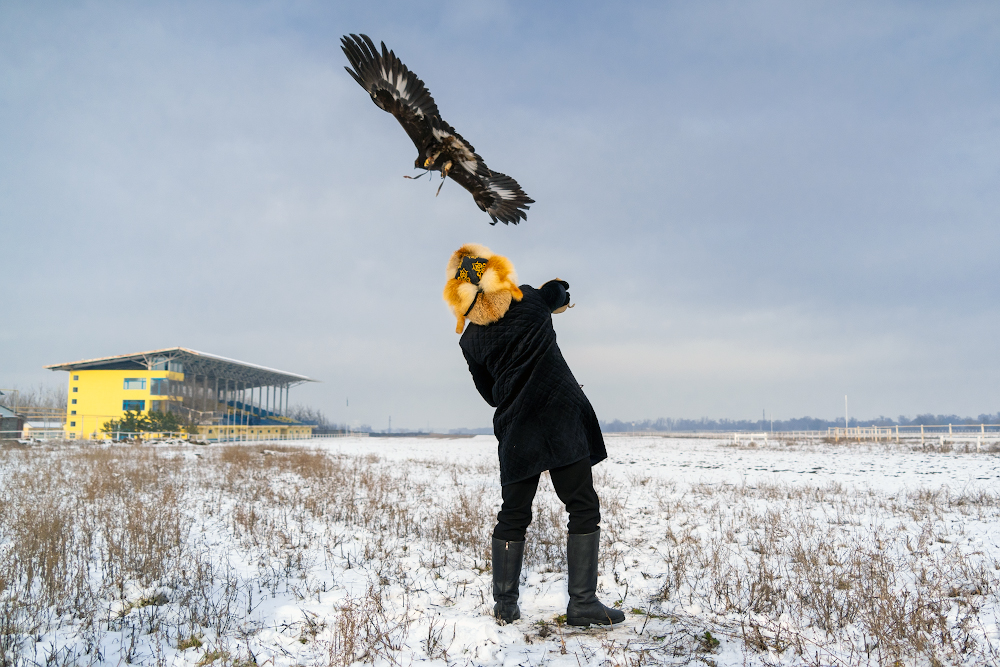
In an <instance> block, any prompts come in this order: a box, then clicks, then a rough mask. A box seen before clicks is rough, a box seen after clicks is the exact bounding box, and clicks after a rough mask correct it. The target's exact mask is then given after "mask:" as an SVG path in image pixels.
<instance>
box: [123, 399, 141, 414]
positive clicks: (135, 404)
mask: <svg viewBox="0 0 1000 667" xmlns="http://www.w3.org/2000/svg"><path fill="white" fill-rule="evenodd" d="M145 409H146V401H122V410H125V411H126V412H127V411H128V410H138V411H139V412H142V411H143V410H145Z"/></svg>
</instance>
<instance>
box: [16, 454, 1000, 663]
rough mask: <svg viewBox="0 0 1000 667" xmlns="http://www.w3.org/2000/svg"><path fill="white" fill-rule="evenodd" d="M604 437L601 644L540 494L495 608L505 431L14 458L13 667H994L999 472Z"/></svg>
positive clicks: (994, 467) (997, 463) (923, 461)
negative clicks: (578, 611) (510, 584)
mask: <svg viewBox="0 0 1000 667" xmlns="http://www.w3.org/2000/svg"><path fill="white" fill-rule="evenodd" d="M607 442H608V451H609V454H610V459H609V460H608V461H606V462H604V463H602V464H601V465H600V466H598V468H596V469H595V474H596V480H597V483H598V490H599V493H600V494H601V498H602V503H603V508H602V511H603V517H604V518H603V521H602V531H603V532H602V554H601V579H600V590H599V595H600V596H601V598H602V599H603V600H604V602H605V603H607V604H616V605H619V606H620V607H621V608H623V609H624V610H625V611H626V612H627V619H626V622H625V623H624V624H623V625H621V626H620V627H615V628H612V629H610V630H609V629H597V628H594V629H589V630H577V629H571V628H568V627H565V626H563V625H562V624H561V623H560V618H559V616H560V615H561V614H563V613H565V606H566V602H567V596H566V591H565V555H564V553H563V542H564V539H565V535H564V529H563V526H564V525H565V515H564V513H563V511H562V509H561V507H560V506H559V503H558V500H557V499H556V497H555V494H554V492H552V490H551V485H550V484H549V483H548V481H547V480H543V484H542V488H541V489H540V493H539V496H538V498H537V499H536V506H535V510H536V511H535V514H536V519H535V523H534V524H533V526H532V528H531V530H530V531H529V536H528V551H527V554H526V564H525V568H524V573H523V583H522V586H521V613H522V619H521V620H520V621H518V622H516V623H514V624H512V625H508V626H498V625H497V623H496V622H495V621H494V620H493V618H492V617H491V616H490V611H491V609H492V600H491V574H490V570H489V567H490V564H489V532H490V530H491V529H492V521H493V517H494V515H495V513H496V510H497V508H498V505H499V497H500V494H499V485H498V471H497V464H496V440H495V439H493V438H492V437H487V436H477V437H475V438H471V439H440V440H438V439H430V438H342V439H331V440H322V441H313V442H311V443H308V444H305V445H294V444H289V443H270V444H260V443H255V444H253V445H236V446H220V445H212V446H208V447H198V446H176V445H172V446H159V447H157V446H155V445H153V446H142V447H133V446H123V445H113V446H109V445H100V446H98V445H90V446H87V445H82V446H81V445H74V446H65V447H44V448H29V449H3V450H0V484H2V486H0V489H2V490H0V650H2V651H4V652H5V655H6V656H7V658H6V661H7V662H8V663H10V662H14V663H19V664H31V663H37V664H43V663H45V664H114V665H119V664H123V663H132V664H170V665H174V664H176V665H189V664H190V665H196V664H199V665H206V664H216V665H223V664H240V665H251V664H258V665H264V664H270V665H274V666H276V667H277V666H284V665H348V664H351V663H352V662H355V661H361V662H374V663H376V664H386V665H410V664H440V665H467V664H471V665H538V664H543V663H544V664H552V665H567V666H579V665H587V664H607V665H619V664H620V665H639V664H659V663H662V664H689V663H691V664H708V665H713V664H714V665H762V664H789V665H791V664H796V665H797V664H808V665H846V664H857V665H864V664H897V661H898V664H920V665H922V664H928V665H930V664H967V665H980V664H1000V630H998V615H1000V597H998V596H1000V523H998V518H1000V500H998V499H1000V496H998V492H997V490H998V489H1000V485H998V484H997V482H998V479H1000V456H998V455H996V454H993V453H985V452H984V453H976V452H975V445H973V446H972V450H971V452H965V451H962V452H954V451H951V452H941V451H927V450H925V449H923V448H922V446H921V445H919V443H904V444H901V445H897V444H891V443H878V444H873V443H869V444H852V445H833V444H823V443H819V442H800V443H791V444H787V443H775V442H771V443H769V444H767V445H766V446H764V445H761V446H758V445H757V444H753V445H748V444H747V443H745V442H744V443H743V444H742V445H741V446H738V447H737V446H733V443H732V442H731V441H728V440H721V439H720V440H712V439H693V438H688V439H685V438H651V437H609V438H608V439H607ZM933 444H934V446H935V448H936V449H940V447H938V446H937V445H938V443H937V442H935V443H933ZM929 448H930V447H929ZM960 448H961V449H963V450H964V449H966V446H965V445H962V446H961V447H960ZM3 662H4V660H0V663H3Z"/></svg>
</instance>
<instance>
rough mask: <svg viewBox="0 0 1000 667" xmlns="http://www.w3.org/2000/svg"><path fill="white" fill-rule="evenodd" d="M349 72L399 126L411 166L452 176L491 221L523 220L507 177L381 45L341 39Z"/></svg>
mask: <svg viewBox="0 0 1000 667" xmlns="http://www.w3.org/2000/svg"><path fill="white" fill-rule="evenodd" d="M340 41H341V44H342V47H343V49H344V54H345V55H346V56H347V59H348V61H350V63H351V66H353V67H354V69H353V70H352V69H351V68H350V67H345V68H344V69H346V70H347V72H348V73H349V74H350V75H351V76H352V77H353V78H354V80H355V81H357V82H358V84H359V85H360V86H361V87H362V88H364V89H365V90H367V91H368V94H369V95H371V98H372V101H373V102H375V104H377V105H378V106H379V108H381V109H383V110H384V111H388V112H389V113H391V114H392V115H393V116H395V117H396V120H398V121H399V123H400V125H402V126H403V129H404V130H406V134H407V135H409V137H410V139H411V140H412V141H413V143H414V145H415V146H416V147H417V150H418V151H419V154H418V156H417V159H416V161H415V162H414V166H416V167H417V168H421V169H429V170H432V171H439V172H441V175H442V177H444V176H451V178H452V179H454V180H455V181H456V182H457V183H458V184H459V185H461V186H462V187H463V188H465V189H466V190H468V191H469V192H470V193H472V197H473V199H475V201H476V204H477V205H478V206H479V208H480V209H482V210H483V211H485V212H486V213H488V214H489V216H490V218H491V219H492V220H493V222H491V223H490V224H494V225H495V224H496V223H497V222H498V221H499V222H503V223H504V224H507V223H511V222H512V223H514V224H515V225H516V224H517V223H518V222H520V221H521V220H527V219H528V216H527V213H526V211H527V210H528V208H529V207H528V205H529V204H533V203H534V200H533V199H531V198H530V197H528V195H526V194H525V193H524V190H522V189H521V186H519V185H518V184H517V181H515V180H514V179H513V178H511V177H510V176H507V175H505V174H501V173H499V172H495V171H492V170H491V169H490V168H489V167H487V166H486V163H485V162H483V158H482V157H480V156H479V155H478V154H477V153H476V149H475V148H473V146H472V144H470V143H469V142H468V141H466V140H465V139H464V138H463V137H462V135H460V134H459V133H458V132H456V131H455V128H453V127H452V126H451V125H449V124H448V123H446V122H444V120H442V119H441V116H440V114H439V113H438V108H437V104H435V103H434V98H433V97H431V94H430V91H428V90H427V87H426V86H425V85H424V82H423V81H421V80H420V79H419V78H418V77H417V75H416V74H414V73H413V72H411V71H410V70H409V69H407V67H406V65H404V64H403V63H402V62H401V61H400V60H399V58H397V57H396V54H394V53H393V52H392V51H390V50H388V49H387V48H386V46H385V42H382V50H381V53H380V52H379V50H378V49H377V48H376V47H375V44H374V42H372V40H371V39H370V38H369V37H368V36H367V35H354V34H352V35H350V36H345V37H343V38H341V40H340Z"/></svg>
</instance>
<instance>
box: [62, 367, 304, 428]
mask: <svg viewBox="0 0 1000 667" xmlns="http://www.w3.org/2000/svg"><path fill="white" fill-rule="evenodd" d="M46 368H48V369H50V370H54V371H68V372H69V390H68V400H67V405H66V426H65V431H66V437H67V438H69V439H77V440H79V439H98V438H107V437H113V436H114V435H115V434H114V433H107V432H104V431H103V428H104V425H105V424H106V423H107V422H109V421H110V420H112V419H121V418H122V416H124V414H125V412H126V411H128V410H138V411H139V412H142V413H147V414H148V413H149V412H150V411H157V412H171V413H174V414H176V415H177V416H178V417H179V418H180V419H181V421H182V422H184V423H185V424H186V425H187V427H188V430H189V432H192V433H194V432H196V433H197V434H198V435H199V436H200V437H202V438H205V439H208V440H243V439H250V440H288V439H297V438H304V437H309V436H310V435H311V434H312V429H313V426H312V425H310V424H304V423H302V422H298V421H296V420H294V419H291V418H290V417H288V416H287V412H288V391H289V389H291V387H293V386H295V385H297V384H301V383H303V382H315V380H312V379H310V378H307V377H306V376H304V375H296V374H294V373H286V372H284V371H279V370H275V369H273V368H267V367H265V366H258V365H256V364H248V363H246V362H243V361H236V360H235V359H227V358H226V357H220V356H216V355H214V354H207V353H205V352H198V351H197V350H190V349H187V348H183V347H172V348H167V349H163V350H152V351H149V352H138V353H136V354H125V355H119V356H114V357H102V358H100V359H86V360H83V361H74V362H71V363H68V364H53V365H51V366H46Z"/></svg>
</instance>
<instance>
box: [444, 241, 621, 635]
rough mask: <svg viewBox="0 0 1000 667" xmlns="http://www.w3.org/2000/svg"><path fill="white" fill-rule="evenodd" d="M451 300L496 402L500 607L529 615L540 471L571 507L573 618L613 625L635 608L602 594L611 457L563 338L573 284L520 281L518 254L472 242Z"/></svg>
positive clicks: (466, 347)
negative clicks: (555, 320) (524, 568)
mask: <svg viewBox="0 0 1000 667" xmlns="http://www.w3.org/2000/svg"><path fill="white" fill-rule="evenodd" d="M447 277H448V282H447V283H446V285H445V288H444V299H445V301H446V302H447V303H448V305H449V307H450V308H451V310H452V312H453V313H454V314H455V317H456V318H457V320H458V323H457V326H456V328H455V331H456V333H462V332H463V329H465V320H466V319H468V320H469V322H470V325H469V327H468V329H465V332H464V333H463V334H462V338H461V341H460V343H459V344H460V346H461V348H462V352H463V354H464V355H465V359H466V361H467V362H468V364H469V372H470V373H471V374H472V379H473V381H474V382H475V384H476V389H478V390H479V393H480V394H482V396H483V398H484V399H486V402H487V403H489V404H490V405H491V406H493V407H495V408H496V413H495V414H494V416H493V429H494V432H495V433H496V436H497V440H498V441H499V447H498V449H499V455H500V484H501V486H502V495H503V505H502V507H501V509H500V512H499V514H497V525H496V528H494V530H493V600H494V602H495V603H496V604H495V605H494V607H493V613H494V615H495V616H496V618H497V620H499V621H500V622H501V623H511V622H513V621H515V620H517V619H519V618H520V617H521V611H520V609H519V608H518V605H517V600H518V584H519V579H520V575H521V562H522V558H523V555H524V536H525V531H526V530H527V528H528V525H529V524H530V523H531V503H532V501H533V500H534V497H535V491H536V489H537V487H538V479H539V475H540V474H541V473H542V472H543V471H545V470H548V471H549V475H550V477H551V478H552V485H553V486H554V487H555V490H556V493H557V494H558V496H559V499H560V500H561V501H562V502H563V504H565V506H566V510H567V511H568V512H569V536H568V538H567V543H566V559H567V563H568V567H569V577H568V580H567V587H568V589H569V605H568V606H567V608H566V622H567V623H568V624H569V625H575V626H589V625H592V624H595V625H612V624H614V623H621V622H622V621H624V620H625V614H624V613H622V612H621V611H619V610H617V609H611V608H608V607H606V606H604V605H603V604H602V603H601V601H600V600H598V599H597V555H598V547H599V543H600V536H601V531H600V527H599V525H598V524H599V523H600V520H601V510H600V501H599V500H598V497H597V492H596V491H595V490H594V481H593V477H592V476H591V466H593V465H595V464H597V463H599V462H600V461H603V460H604V459H606V458H607V457H608V454H607V450H606V449H605V447H604V438H603V437H602V436H601V429H600V426H599V425H598V421H597V415H596V414H595V413H594V409H593V408H592V407H591V405H590V401H588V400H587V397H586V396H585V395H584V393H583V390H582V389H581V388H580V385H579V384H578V383H577V381H576V378H574V377H573V373H572V371H570V369H569V366H568V365H567V364H566V361H565V359H563V356H562V353H561V352H560V351H559V346H558V345H557V344H556V334H555V330H554V329H553V328H552V314H553V313H561V312H563V311H565V310H566V308H568V307H569V303H570V295H569V292H568V291H567V290H568V288H569V284H568V283H567V282H565V281H563V280H559V279H556V280H550V281H549V282H547V283H545V284H544V285H542V286H541V288H539V289H535V288H533V287H531V286H529V285H520V286H518V284H517V275H516V274H515V272H514V266H513V265H512V264H511V262H510V260H508V259H507V258H506V257H503V256H501V255H495V254H493V253H492V252H491V251H490V250H489V248H486V247H485V246H481V245H478V244H474V243H470V244H467V245H464V246H462V247H461V248H459V249H458V250H457V251H456V252H455V253H454V254H452V256H451V259H450V260H449V262H448V273H447Z"/></svg>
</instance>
